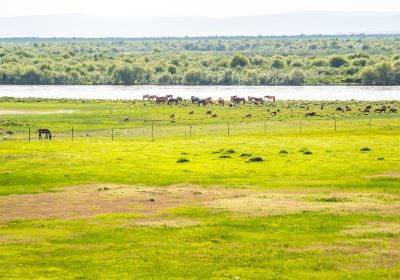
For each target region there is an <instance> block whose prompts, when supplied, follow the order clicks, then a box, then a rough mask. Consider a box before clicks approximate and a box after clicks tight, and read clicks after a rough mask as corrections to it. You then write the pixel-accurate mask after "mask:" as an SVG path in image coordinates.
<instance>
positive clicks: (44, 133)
mask: <svg viewBox="0 0 400 280" xmlns="http://www.w3.org/2000/svg"><path fill="white" fill-rule="evenodd" d="M143 100H147V101H154V102H155V103H156V104H157V105H160V104H163V103H164V104H168V105H171V104H180V103H182V102H183V99H182V98H180V97H177V98H174V97H173V96H172V95H167V96H162V97H158V96H155V95H153V96H149V95H144V96H143ZM230 101H231V102H230V104H229V106H237V105H240V104H246V103H249V104H263V103H264V102H266V101H267V102H268V101H272V102H275V101H276V99H275V96H265V97H264V99H263V98H257V97H250V96H249V97H248V99H247V102H246V99H245V98H242V97H237V96H232V97H231V99H230ZM190 102H191V103H192V104H197V105H198V106H201V105H203V106H206V105H208V104H214V101H213V100H212V98H211V97H209V98H199V97H195V96H192V97H191V98H190ZM217 104H218V105H220V106H225V100H224V99H223V98H219V99H218V100H217ZM300 108H303V109H305V110H307V111H308V110H309V109H310V108H309V107H304V106H300ZM320 109H321V110H324V106H321V107H320ZM372 110H373V108H372V105H368V106H366V107H365V108H364V109H362V108H359V109H358V111H359V112H362V113H364V114H369V113H370V112H372ZM267 111H268V113H270V115H271V117H274V116H277V114H278V113H280V110H279V109H276V110H275V111H272V112H271V111H270V110H269V109H267ZM335 111H336V112H342V113H345V112H351V111H352V109H351V107H349V106H348V105H345V106H342V107H337V108H336V110H335ZM373 112H375V113H397V112H398V109H397V108H395V107H390V106H389V105H382V106H380V107H378V108H376V109H375V110H373ZM193 114H194V111H191V112H189V115H193ZM206 115H210V116H211V117H212V118H217V115H216V114H213V113H212V111H207V113H206ZM304 116H305V117H315V116H317V113H316V112H307V113H306V114H305V115H304ZM243 118H252V114H247V115H245V116H244V117H243ZM170 119H171V121H172V122H175V114H172V115H171V116H170ZM124 122H129V118H125V119H124ZM36 134H37V135H38V138H39V140H43V139H44V140H51V138H52V136H51V132H50V130H49V129H44V128H40V129H38V130H37V131H36Z"/></svg>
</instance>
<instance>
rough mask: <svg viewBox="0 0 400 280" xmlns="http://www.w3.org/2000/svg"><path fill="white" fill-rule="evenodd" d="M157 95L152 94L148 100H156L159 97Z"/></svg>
mask: <svg viewBox="0 0 400 280" xmlns="http://www.w3.org/2000/svg"><path fill="white" fill-rule="evenodd" d="M157 97H158V96H157V95H150V96H149V98H148V99H147V100H148V101H150V100H153V101H155V100H156V99H157Z"/></svg>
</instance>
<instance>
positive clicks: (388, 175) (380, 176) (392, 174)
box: [366, 172, 400, 179]
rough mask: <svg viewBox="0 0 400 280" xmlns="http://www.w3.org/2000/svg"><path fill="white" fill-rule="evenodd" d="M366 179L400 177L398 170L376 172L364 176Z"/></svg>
mask: <svg viewBox="0 0 400 280" xmlns="http://www.w3.org/2000/svg"><path fill="white" fill-rule="evenodd" d="M366 178H367V179H377V178H400V172H391V173H385V174H376V175H370V176H367V177H366Z"/></svg>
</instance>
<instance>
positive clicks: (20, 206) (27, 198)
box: [0, 184, 240, 222]
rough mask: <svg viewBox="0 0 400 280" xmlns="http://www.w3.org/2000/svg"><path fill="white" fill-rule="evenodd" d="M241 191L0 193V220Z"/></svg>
mask: <svg viewBox="0 0 400 280" xmlns="http://www.w3.org/2000/svg"><path fill="white" fill-rule="evenodd" d="M238 193H240V191H231V190H224V189H217V188H200V187H196V186H191V185H177V186H170V187H165V188H163V187H134V186H125V185H110V184H106V185H97V184H96V185H86V186H76V187H67V188H63V189H62V190H61V191H59V192H54V193H43V194H29V195H11V196H7V197H0V222H1V221H3V222H4V221H11V220H18V219H46V218H63V219H74V218H85V217H92V216H95V215H101V214H112V213H138V214H146V215H154V214H157V213H161V212H163V211H164V210H167V209H172V208H177V207H184V206H196V205H199V206H200V205H202V203H204V202H207V201H210V200H215V199H219V198H223V197H224V198H230V197H234V196H235V195H237V194H238Z"/></svg>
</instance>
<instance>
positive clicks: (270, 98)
mask: <svg viewBox="0 0 400 280" xmlns="http://www.w3.org/2000/svg"><path fill="white" fill-rule="evenodd" d="M264 99H267V100H268V101H272V102H275V101H276V98H275V96H273V95H266V96H264Z"/></svg>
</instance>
